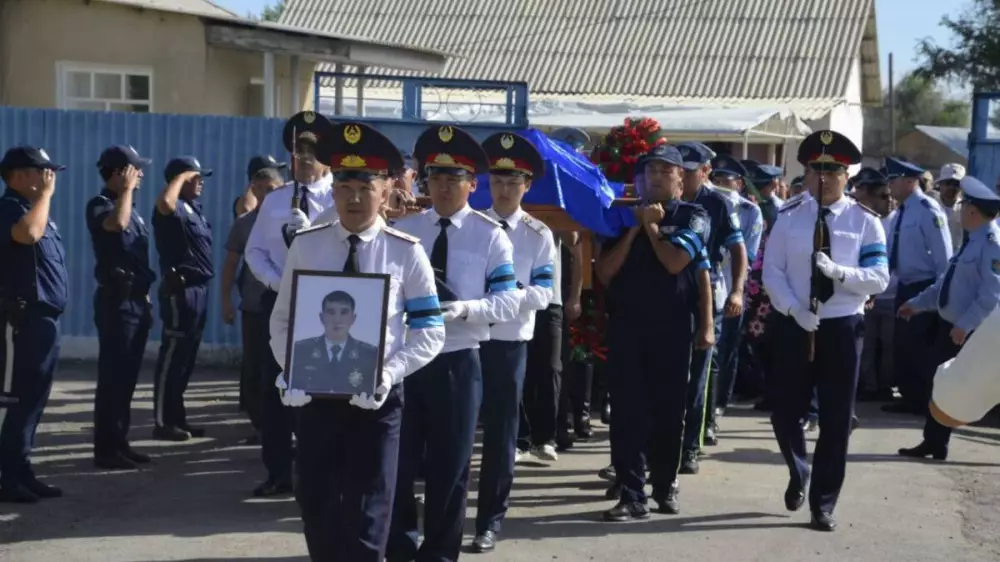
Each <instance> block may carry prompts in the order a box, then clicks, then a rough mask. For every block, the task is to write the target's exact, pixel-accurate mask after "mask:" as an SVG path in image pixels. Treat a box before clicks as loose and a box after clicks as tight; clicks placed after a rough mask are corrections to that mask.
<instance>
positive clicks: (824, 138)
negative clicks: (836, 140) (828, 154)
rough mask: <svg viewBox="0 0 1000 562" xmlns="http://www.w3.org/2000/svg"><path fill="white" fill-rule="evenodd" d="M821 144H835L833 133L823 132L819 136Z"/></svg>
mask: <svg viewBox="0 0 1000 562" xmlns="http://www.w3.org/2000/svg"><path fill="white" fill-rule="evenodd" d="M819 142H821V143H823V144H826V145H829V144H832V143H833V132H831V131H823V132H822V133H820V134H819Z"/></svg>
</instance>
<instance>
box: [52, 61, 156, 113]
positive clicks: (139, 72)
mask: <svg viewBox="0 0 1000 562" xmlns="http://www.w3.org/2000/svg"><path fill="white" fill-rule="evenodd" d="M57 73H58V74H57V78H58V80H57V81H56V83H57V87H58V88H59V91H58V100H59V107H60V108H61V109H87V110H94V111H126V112H131V113H150V112H151V111H153V71H152V69H148V68H132V67H122V66H104V65H88V64H77V63H59V64H58V65H57Z"/></svg>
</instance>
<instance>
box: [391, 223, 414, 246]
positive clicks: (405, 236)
mask: <svg viewBox="0 0 1000 562" xmlns="http://www.w3.org/2000/svg"><path fill="white" fill-rule="evenodd" d="M382 230H383V231H384V232H385V233H386V234H388V235H389V236H395V237H396V238H399V239H400V240H406V241H407V242H409V243H411V244H416V243H417V242H420V239H419V238H417V237H416V236H413V235H410V234H407V233H405V232H403V231H402V230H396V229H395V228H392V227H391V226H386V227H383V228H382Z"/></svg>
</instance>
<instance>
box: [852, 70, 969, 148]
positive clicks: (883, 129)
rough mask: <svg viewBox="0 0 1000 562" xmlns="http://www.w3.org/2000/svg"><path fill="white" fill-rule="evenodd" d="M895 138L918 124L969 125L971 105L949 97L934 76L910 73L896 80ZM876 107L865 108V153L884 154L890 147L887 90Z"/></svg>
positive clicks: (890, 136)
mask: <svg viewBox="0 0 1000 562" xmlns="http://www.w3.org/2000/svg"><path fill="white" fill-rule="evenodd" d="M895 93H896V138H897V139H898V138H900V137H902V136H903V135H905V134H907V133H909V132H911V131H913V130H914V128H915V127H916V126H917V125H934V126H938V127H968V126H969V123H970V119H971V117H972V115H971V108H970V105H969V102H967V101H964V100H953V99H948V97H947V95H946V94H945V92H944V89H943V88H941V87H940V86H939V85H938V84H937V83H936V82H935V81H934V80H932V79H930V78H927V77H925V76H923V75H921V74H918V73H910V74H907V75H906V76H904V77H903V79H902V80H900V81H899V83H897V84H896V92H895ZM884 95H885V102H884V103H883V104H882V107H879V108H866V109H865V132H864V139H863V141H862V143H863V144H864V148H865V153H866V154H869V155H872V156H884V155H887V154H888V153H889V152H890V151H891V150H892V129H891V126H890V125H891V121H890V112H889V105H890V104H889V101H890V100H889V92H888V91H886V92H885V93H884Z"/></svg>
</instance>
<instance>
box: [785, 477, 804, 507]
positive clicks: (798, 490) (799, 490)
mask: <svg viewBox="0 0 1000 562" xmlns="http://www.w3.org/2000/svg"><path fill="white" fill-rule="evenodd" d="M808 483H809V480H808V479H806V481H805V482H803V483H802V484H801V485H796V484H795V482H793V481H791V480H789V481H788V487H787V488H785V509H787V510H788V511H798V510H799V509H801V508H802V504H804V503H805V502H806V485H807V484H808Z"/></svg>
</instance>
